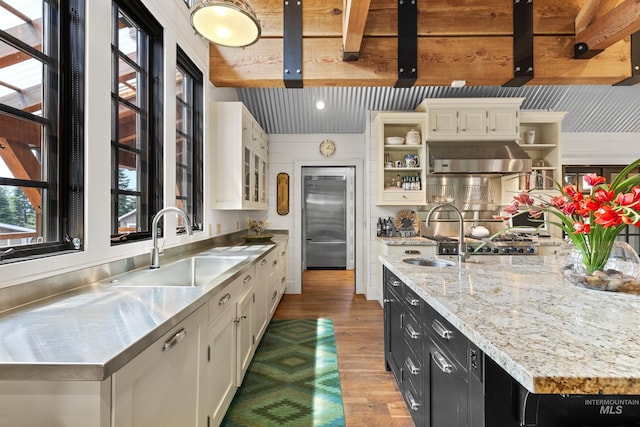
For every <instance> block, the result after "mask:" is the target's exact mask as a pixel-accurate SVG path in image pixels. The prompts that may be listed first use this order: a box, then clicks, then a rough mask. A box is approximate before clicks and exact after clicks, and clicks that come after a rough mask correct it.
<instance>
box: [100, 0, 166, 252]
mask: <svg viewBox="0 0 640 427" xmlns="http://www.w3.org/2000/svg"><path fill="white" fill-rule="evenodd" d="M111 40H112V46H111V52H112V70H113V75H112V92H111V99H112V113H111V114H112V124H113V125H112V135H111V165H112V172H111V173H112V176H111V206H112V212H111V234H112V236H111V241H112V243H119V242H122V241H126V240H135V239H141V238H148V237H149V236H150V228H151V219H152V217H153V214H154V213H155V212H157V211H158V210H160V209H161V208H162V178H163V174H162V149H163V144H162V92H163V88H162V81H163V79H162V63H163V56H162V27H161V26H160V24H159V23H158V22H157V21H156V20H155V19H154V18H153V16H152V15H151V13H150V12H149V11H148V10H147V9H146V8H145V7H144V6H143V5H142V4H141V3H140V2H139V1H133V2H132V1H124V0H122V1H116V2H114V3H113V11H112V37H111Z"/></svg>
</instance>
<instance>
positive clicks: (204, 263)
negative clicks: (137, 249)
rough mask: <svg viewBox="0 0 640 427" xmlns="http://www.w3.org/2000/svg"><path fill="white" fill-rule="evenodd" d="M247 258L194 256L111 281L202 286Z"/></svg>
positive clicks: (118, 284)
mask: <svg viewBox="0 0 640 427" xmlns="http://www.w3.org/2000/svg"><path fill="white" fill-rule="evenodd" d="M246 259H247V257H246V256H194V257H191V258H186V259H182V260H180V261H176V262H174V263H171V264H166V265H162V266H161V267H160V268H158V269H155V270H139V271H135V272H132V273H129V274H126V275H124V276H122V277H116V278H114V279H113V280H111V283H112V284H114V285H116V286H148V287H165V286H202V285H206V284H207V283H210V282H211V281H213V280H215V279H216V278H218V277H219V276H221V275H222V274H224V273H225V272H226V271H227V270H229V269H230V268H233V267H235V266H236V265H238V264H240V263H241V262H242V261H244V260H246Z"/></svg>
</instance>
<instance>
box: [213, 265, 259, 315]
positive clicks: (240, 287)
mask: <svg viewBox="0 0 640 427" xmlns="http://www.w3.org/2000/svg"><path fill="white" fill-rule="evenodd" d="M255 272H256V269H255V266H253V267H250V268H248V269H247V270H245V271H243V272H242V273H241V274H240V276H239V277H237V278H236V279H235V280H233V281H232V282H231V283H229V284H228V285H226V286H225V287H224V288H223V289H222V290H221V291H220V292H218V293H216V295H215V296H214V297H212V298H211V299H210V300H209V323H212V322H215V321H216V320H217V319H218V318H219V317H220V315H221V314H222V313H224V311H225V309H226V308H227V307H229V306H231V305H233V304H235V302H236V301H237V300H238V298H239V297H240V296H241V295H242V294H243V293H244V292H245V291H246V290H247V288H249V287H252V286H254V285H255V284H256V280H255Z"/></svg>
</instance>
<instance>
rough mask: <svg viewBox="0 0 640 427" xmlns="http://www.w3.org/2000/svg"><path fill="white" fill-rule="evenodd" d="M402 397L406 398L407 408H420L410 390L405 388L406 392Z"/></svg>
mask: <svg viewBox="0 0 640 427" xmlns="http://www.w3.org/2000/svg"><path fill="white" fill-rule="evenodd" d="M404 397H405V398H406V399H407V403H408V405H409V408H410V409H411V410H412V411H417V410H419V409H420V403H419V402H418V401H417V400H416V399H415V398H414V397H413V394H411V391H410V390H407V392H406V393H405V395H404Z"/></svg>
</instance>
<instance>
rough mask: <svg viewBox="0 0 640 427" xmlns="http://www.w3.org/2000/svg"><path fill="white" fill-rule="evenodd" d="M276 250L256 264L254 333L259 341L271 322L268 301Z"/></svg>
mask: <svg viewBox="0 0 640 427" xmlns="http://www.w3.org/2000/svg"><path fill="white" fill-rule="evenodd" d="M275 253H276V252H275V251H271V252H270V253H269V254H267V256H266V257H264V258H262V259H261V260H260V261H258V263H257V265H256V278H255V283H254V285H253V292H254V300H255V304H254V307H253V334H254V336H255V340H256V342H259V341H260V340H261V339H262V335H264V331H265V330H266V329H267V325H268V324H269V319H270V318H271V316H269V306H268V304H267V303H266V301H267V299H268V298H269V295H268V294H269V291H270V281H269V280H270V277H271V263H272V262H273V259H274V257H275Z"/></svg>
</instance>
